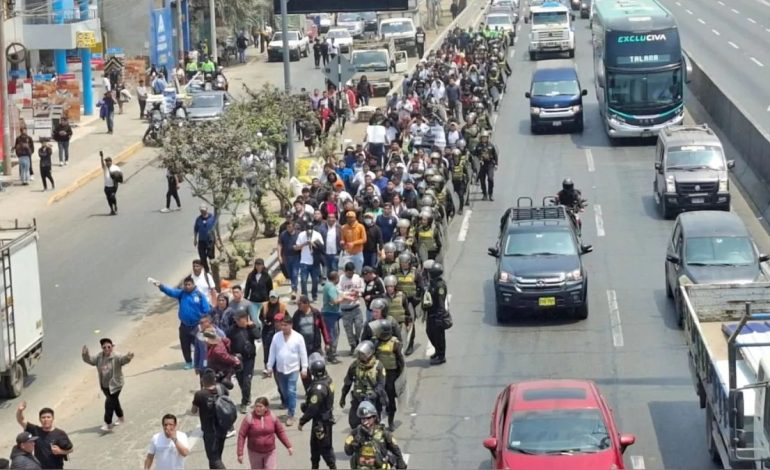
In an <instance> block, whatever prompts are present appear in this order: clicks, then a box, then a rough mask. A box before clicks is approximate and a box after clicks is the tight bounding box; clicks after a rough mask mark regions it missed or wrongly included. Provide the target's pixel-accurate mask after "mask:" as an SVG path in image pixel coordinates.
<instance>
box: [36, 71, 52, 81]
mask: <svg viewBox="0 0 770 470" xmlns="http://www.w3.org/2000/svg"><path fill="white" fill-rule="evenodd" d="M51 79H53V74H50V73H36V74H35V75H33V76H32V80H34V81H36V82H50V81H51Z"/></svg>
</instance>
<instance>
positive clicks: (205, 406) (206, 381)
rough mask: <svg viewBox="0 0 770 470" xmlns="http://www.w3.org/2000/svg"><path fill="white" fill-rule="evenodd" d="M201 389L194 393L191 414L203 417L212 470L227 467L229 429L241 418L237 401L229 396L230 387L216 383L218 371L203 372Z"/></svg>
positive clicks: (204, 442) (201, 419) (202, 423)
mask: <svg viewBox="0 0 770 470" xmlns="http://www.w3.org/2000/svg"><path fill="white" fill-rule="evenodd" d="M201 385H202V388H201V389H200V390H198V391H197V392H195V395H194V396H193V401H192V409H191V410H190V412H191V413H192V414H197V415H198V416H199V418H200V423H201V431H202V432H203V447H204V449H205V450H206V458H207V459H208V461H209V468H210V469H220V468H226V467H225V464H224V463H223V462H222V451H223V450H224V448H225V439H227V434H228V430H229V429H230V427H231V426H232V425H233V424H234V423H235V420H236V418H237V417H238V409H237V408H236V406H235V403H233V401H232V400H231V399H230V397H229V396H228V395H227V389H225V387H224V386H223V385H222V384H219V383H217V376H216V373H215V372H214V371H213V370H211V369H206V370H205V371H203V374H202V376H201Z"/></svg>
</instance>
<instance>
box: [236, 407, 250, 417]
mask: <svg viewBox="0 0 770 470" xmlns="http://www.w3.org/2000/svg"><path fill="white" fill-rule="evenodd" d="M238 411H240V413H241V414H242V415H245V414H246V412H247V411H249V405H241V406H239V407H238Z"/></svg>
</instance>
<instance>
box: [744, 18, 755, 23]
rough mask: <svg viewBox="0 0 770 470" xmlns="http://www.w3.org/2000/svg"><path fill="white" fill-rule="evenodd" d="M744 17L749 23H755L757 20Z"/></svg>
mask: <svg viewBox="0 0 770 470" xmlns="http://www.w3.org/2000/svg"><path fill="white" fill-rule="evenodd" d="M746 19H747V20H749V23H754V24H757V20H755V19H754V18H746Z"/></svg>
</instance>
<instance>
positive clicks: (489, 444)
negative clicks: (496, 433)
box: [484, 437, 497, 451]
mask: <svg viewBox="0 0 770 470" xmlns="http://www.w3.org/2000/svg"><path fill="white" fill-rule="evenodd" d="M484 447H486V448H487V449H489V450H491V451H495V450H496V449H497V439H496V438H494V437H488V438H486V439H484Z"/></svg>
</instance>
